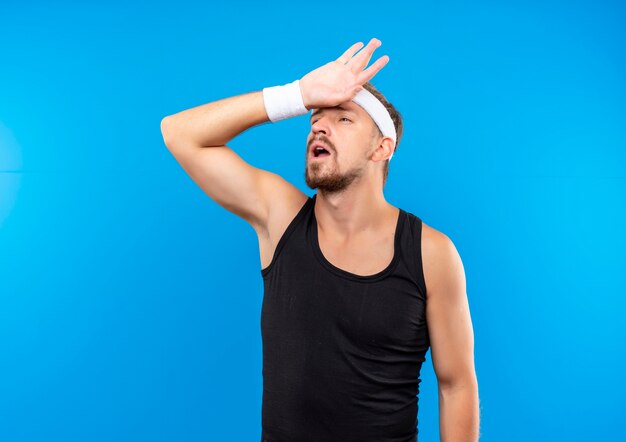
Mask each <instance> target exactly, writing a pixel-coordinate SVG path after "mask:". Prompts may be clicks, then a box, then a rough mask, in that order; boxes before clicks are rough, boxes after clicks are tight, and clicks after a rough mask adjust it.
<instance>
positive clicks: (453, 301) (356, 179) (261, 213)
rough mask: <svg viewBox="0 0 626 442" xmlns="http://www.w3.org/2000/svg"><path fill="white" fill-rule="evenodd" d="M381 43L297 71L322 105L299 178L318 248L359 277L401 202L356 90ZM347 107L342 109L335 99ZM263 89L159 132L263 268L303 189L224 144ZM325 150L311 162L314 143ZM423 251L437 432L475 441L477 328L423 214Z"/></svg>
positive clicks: (380, 253)
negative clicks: (386, 182) (246, 231)
mask: <svg viewBox="0 0 626 442" xmlns="http://www.w3.org/2000/svg"><path fill="white" fill-rule="evenodd" d="M380 44H381V43H380V41H379V40H377V39H372V40H371V41H370V42H369V43H368V45H367V46H365V48H363V50H361V51H360V52H359V53H358V54H356V55H355V53H356V52H357V51H358V50H359V49H361V48H362V47H363V44H362V43H361V42H358V43H355V44H354V45H352V46H351V47H350V48H348V49H347V50H346V51H345V52H344V53H343V54H342V55H341V56H340V57H339V58H337V59H336V60H333V61H331V62H329V63H327V64H326V65H323V66H321V67H319V68H317V69H315V70H314V71H312V72H310V73H308V74H307V75H305V76H304V77H303V78H302V79H301V80H300V88H301V94H302V99H303V102H304V104H305V106H306V107H307V109H323V112H322V113H321V114H319V115H315V116H314V117H313V118H312V119H311V128H310V129H311V130H310V132H309V134H308V136H307V142H306V147H307V156H306V163H305V181H306V183H307V186H309V187H310V188H316V189H318V198H317V202H316V206H315V209H314V210H315V216H316V219H317V222H318V240H319V244H320V248H321V249H322V252H323V254H324V256H325V257H326V258H327V259H328V260H329V261H330V262H331V263H333V264H334V265H335V266H337V267H339V268H342V269H344V270H347V271H349V272H352V273H355V274H358V275H371V274H374V273H378V272H379V271H380V270H382V269H384V268H385V267H387V265H388V264H389V262H390V261H391V259H392V256H393V234H394V231H395V225H396V221H397V216H398V212H399V209H398V208H397V207H394V206H392V205H391V204H389V203H388V202H387V201H386V200H385V198H384V194H383V190H382V189H383V186H382V165H383V163H384V161H386V159H387V158H388V157H389V156H390V155H391V153H392V151H393V147H394V145H393V140H391V139H390V138H388V137H380V136H379V134H377V132H376V131H375V125H374V122H373V120H372V119H371V117H369V115H368V114H367V113H366V112H365V111H364V110H363V109H362V108H361V107H360V106H358V105H357V104H355V103H353V102H352V101H351V99H352V98H353V97H354V96H355V95H356V94H357V93H358V92H359V90H361V89H362V87H363V86H362V85H363V84H364V83H365V82H367V81H369V80H370V79H371V78H372V77H373V76H374V75H376V73H378V72H379V71H380V70H381V69H382V68H383V67H384V66H385V65H386V64H387V62H388V61H389V57H387V56H383V57H380V58H379V59H378V60H376V61H375V62H374V63H373V64H372V65H371V66H370V67H369V68H367V69H365V70H364V68H365V66H367V64H368V63H369V61H370V59H371V57H372V54H373V53H374V51H375V49H376V48H378V47H379V46H380ZM340 105H341V106H343V107H345V108H346V109H345V110H342V109H339V108H338V106H340ZM268 121H269V118H268V116H267V112H266V110H265V106H264V101H263V94H262V92H261V91H255V92H251V93H247V94H242V95H237V96H233V97H228V98H224V99H222V100H218V101H214V102H211V103H207V104H204V105H202V106H197V107H194V108H191V109H187V110H184V111H181V112H178V113H176V114H173V115H169V116H167V117H165V118H164V119H163V120H162V121H161V132H162V134H163V139H164V142H165V144H166V146H167V148H168V149H169V151H170V152H171V154H172V155H173V156H174V158H175V159H176V160H177V161H178V163H179V164H180V165H181V167H182V168H183V169H184V170H185V171H186V172H187V173H188V174H189V176H190V177H191V178H192V179H193V180H194V181H195V182H196V184H197V185H198V186H199V187H200V188H201V189H202V190H203V191H204V192H205V193H206V194H207V195H208V196H209V197H210V198H211V199H212V200H213V201H215V202H216V203H217V204H219V205H220V206H221V207H223V208H225V209H226V210H228V211H230V212H231V213H233V214H235V215H237V216H239V217H241V218H242V219H244V220H246V221H247V222H249V223H250V225H251V226H252V227H253V228H254V229H255V231H256V233H257V236H258V239H259V251H260V255H261V268H265V267H267V266H268V265H269V264H270V262H271V261H272V258H273V255H274V251H275V249H276V246H277V244H278V242H279V240H280V238H281V237H282V235H283V233H284V232H285V230H286V228H287V226H288V225H289V223H290V222H291V220H293V218H294V217H295V215H296V214H297V213H298V211H299V210H300V208H301V207H302V205H303V204H304V203H305V201H306V200H307V198H308V196H307V195H306V194H304V193H303V192H302V191H300V190H299V189H298V188H297V187H295V186H294V185H292V184H291V183H289V182H287V181H286V180H284V179H283V178H282V177H281V176H279V175H277V174H275V173H272V172H269V171H266V170H262V169H259V168H256V167H253V166H252V165H250V164H248V163H247V162H245V161H244V160H243V159H242V158H241V157H240V156H239V155H238V154H237V153H236V152H234V151H233V150H232V149H231V148H230V147H229V146H228V145H227V143H228V142H229V141H230V140H232V139H233V138H234V137H236V136H237V135H239V134H241V133H242V132H244V131H246V130H247V129H249V128H251V127H253V126H256V125H260V124H263V123H267V122H268ZM318 140H320V141H322V142H324V144H326V145H327V146H329V147H330V150H331V156H330V157H327V158H325V159H323V160H312V159H311V158H310V156H309V155H310V154H309V152H308V150H309V149H308V148H309V147H310V146H311V144H312V143H313V142H314V141H318ZM421 253H422V260H423V269H424V278H425V282H426V289H427V309H426V316H427V321H428V330H429V334H430V340H431V355H432V360H433V367H434V370H435V374H436V376H437V381H438V389H439V416H440V418H439V428H440V435H441V440H442V441H445V442H461V441H463V442H465V441H476V440H478V433H479V401H478V383H477V379H476V373H475V368H474V337H473V329H472V322H471V317H470V312H469V304H468V299H467V294H466V284H465V273H464V269H463V264H462V261H461V258H460V256H459V254H458V251H457V250H456V247H455V246H454V244H453V242H452V241H451V240H450V238H448V237H447V236H446V235H445V234H443V233H441V232H439V231H437V230H436V229H434V228H432V227H430V226H429V225H427V224H425V223H423V230H422V245H421Z"/></svg>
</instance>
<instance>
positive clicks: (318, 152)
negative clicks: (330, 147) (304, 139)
mask: <svg viewBox="0 0 626 442" xmlns="http://www.w3.org/2000/svg"><path fill="white" fill-rule="evenodd" d="M329 155H330V152H329V151H327V150H326V149H324V148H323V147H321V146H318V147H316V148H315V149H313V156H314V157H315V158H318V157H326V156H329Z"/></svg>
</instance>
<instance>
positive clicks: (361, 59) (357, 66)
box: [348, 38, 382, 74]
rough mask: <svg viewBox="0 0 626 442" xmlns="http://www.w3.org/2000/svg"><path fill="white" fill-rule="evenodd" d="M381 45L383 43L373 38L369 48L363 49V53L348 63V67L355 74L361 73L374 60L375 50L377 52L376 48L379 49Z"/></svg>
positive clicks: (368, 45)
mask: <svg viewBox="0 0 626 442" xmlns="http://www.w3.org/2000/svg"><path fill="white" fill-rule="evenodd" d="M381 44H382V43H381V41H380V40H378V39H377V38H372V39H371V40H370V42H369V43H368V44H367V46H365V48H363V50H362V51H361V52H359V53H358V54H357V55H356V56H355V57H354V58H352V59H351V60H350V61H349V62H348V66H349V67H350V69H351V70H352V72H354V73H355V74H358V73H359V72H361V71H362V70H363V68H364V67H365V66H367V64H368V63H369V61H370V59H371V58H372V54H373V53H374V50H376V48H378V47H379V46H380V45H381Z"/></svg>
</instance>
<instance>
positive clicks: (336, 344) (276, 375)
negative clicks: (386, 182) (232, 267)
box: [261, 194, 430, 442]
mask: <svg viewBox="0 0 626 442" xmlns="http://www.w3.org/2000/svg"><path fill="white" fill-rule="evenodd" d="M316 197H317V194H315V195H313V197H309V198H308V200H307V201H306V203H305V204H304V205H303V206H302V208H301V209H300V211H299V212H298V213H297V215H296V216H295V217H294V219H293V220H292V221H291V223H290V224H289V226H288V227H287V229H286V230H285V232H284V233H283V236H282V237H281V238H280V240H279V242H278V244H277V246H276V250H275V252H274V256H273V258H272V261H271V263H270V264H269V265H268V266H267V267H266V268H264V269H262V270H261V275H262V277H263V284H264V292H265V293H264V296H263V304H262V308H261V335H262V343H263V401H262V402H263V404H262V435H261V442H334V441H337V442H339V441H341V442H351V441H355V442H356V441H359V442H370V441H371V442H374V441H376V442H409V441H411V442H412V441H417V433H418V430H417V410H418V397H417V395H418V392H419V383H420V382H421V379H419V373H420V369H421V366H422V362H423V361H424V360H425V354H426V351H427V350H428V348H429V345H430V341H429V337H428V328H427V326H426V287H425V282H424V274H423V269H422V259H421V231H422V221H421V219H420V218H419V217H417V216H415V215H413V214H412V213H410V212H406V211H404V210H402V209H400V213H399V217H398V220H397V224H396V232H395V239H394V255H393V259H392V261H391V263H390V264H389V265H388V266H387V268H385V269H384V270H382V271H380V272H378V273H376V274H373V275H366V276H363V275H357V274H354V273H350V272H348V271H345V270H343V269H340V268H339V267H335V266H334V265H333V264H332V263H331V262H330V261H328V260H327V259H326V258H325V257H324V255H323V254H322V251H321V249H320V247H319V241H318V237H317V220H316V219H315V212H314V210H313V208H314V206H315V200H316Z"/></svg>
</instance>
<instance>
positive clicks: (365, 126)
mask: <svg viewBox="0 0 626 442" xmlns="http://www.w3.org/2000/svg"><path fill="white" fill-rule="evenodd" d="M310 122H311V132H310V133H309V136H308V137H307V150H306V169H305V181H306V184H307V186H309V188H311V189H316V188H318V189H320V190H324V191H326V192H339V191H341V190H343V189H345V188H347V187H348V186H349V185H350V184H351V183H352V182H354V181H355V180H356V179H357V178H359V177H361V176H363V175H364V174H365V173H367V167H368V160H369V157H370V156H371V153H373V150H375V147H376V145H375V144H374V142H375V141H376V138H374V137H373V135H374V134H375V132H374V129H375V127H374V124H375V123H374V121H373V120H372V119H371V117H370V116H369V115H368V113H367V112H365V110H363V108H362V107H361V106H359V105H358V104H356V103H354V102H352V101H347V102H345V103H341V104H340V105H339V106H337V107H332V108H320V109H314V112H313V115H311V117H310ZM316 144H321V145H322V146H323V147H324V148H325V149H326V150H327V151H328V152H329V154H325V153H324V154H320V155H319V156H317V157H316V153H315V150H312V148H313V147H314V146H315V145H316Z"/></svg>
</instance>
